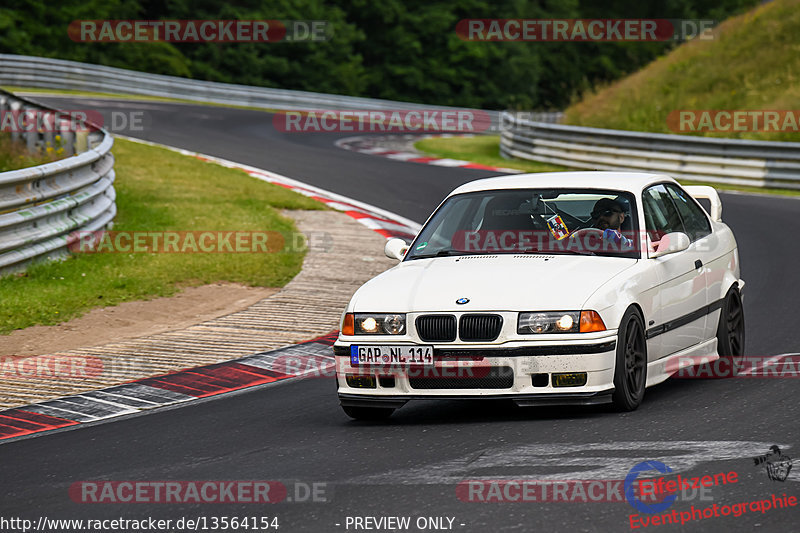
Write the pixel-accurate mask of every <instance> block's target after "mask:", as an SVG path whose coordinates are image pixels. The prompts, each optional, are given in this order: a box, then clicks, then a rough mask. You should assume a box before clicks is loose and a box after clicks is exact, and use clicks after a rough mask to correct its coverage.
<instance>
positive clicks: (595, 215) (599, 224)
mask: <svg viewBox="0 0 800 533" xmlns="http://www.w3.org/2000/svg"><path fill="white" fill-rule="evenodd" d="M625 216H626V214H625V208H624V207H622V204H621V203H619V202H617V201H616V200H612V199H611V198H600V199H599V200H597V202H596V203H595V204H594V209H592V220H594V227H595V228H597V229H600V230H603V240H607V241H611V242H614V243H616V244H617V245H620V244H621V245H622V246H624V247H626V248H629V247H632V246H633V241H631V240H630V239H627V238H625V236H623V235H622V231H621V228H622V223H623V222H625Z"/></svg>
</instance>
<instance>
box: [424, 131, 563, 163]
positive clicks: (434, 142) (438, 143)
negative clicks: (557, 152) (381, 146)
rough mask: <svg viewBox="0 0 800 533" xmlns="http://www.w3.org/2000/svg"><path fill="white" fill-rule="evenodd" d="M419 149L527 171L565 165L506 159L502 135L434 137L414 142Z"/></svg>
mask: <svg viewBox="0 0 800 533" xmlns="http://www.w3.org/2000/svg"><path fill="white" fill-rule="evenodd" d="M414 147H415V148H416V149H417V150H420V151H422V152H425V153H427V154H430V155H433V156H436V157H447V158H452V159H464V160H466V161H471V162H473V163H478V164H481V165H489V166H493V167H502V168H515V169H519V170H524V171H526V172H552V171H557V170H565V169H564V168H563V167H559V166H556V165H550V164H547V163H537V162H536V161H526V160H524V159H505V158H504V157H502V156H501V155H500V137H499V136H497V135H477V136H475V137H432V138H430V139H423V140H421V141H418V142H416V143H415V144H414Z"/></svg>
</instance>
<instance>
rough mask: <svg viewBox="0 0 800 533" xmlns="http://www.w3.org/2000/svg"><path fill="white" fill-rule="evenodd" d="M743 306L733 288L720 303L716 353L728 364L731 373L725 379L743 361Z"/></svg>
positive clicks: (737, 369)
mask: <svg viewBox="0 0 800 533" xmlns="http://www.w3.org/2000/svg"><path fill="white" fill-rule="evenodd" d="M744 333H745V329H744V306H743V305H742V295H741V294H740V293H739V288H738V287H736V286H733V287H731V288H730V290H728V294H726V295H725V299H724V300H723V301H722V309H721V311H720V314H719V323H718V324H717V352H718V353H719V356H720V357H722V358H725V359H727V360H728V362H729V363H730V367H731V372H729V373H726V374H725V377H733V376H735V375H736V374H737V373H738V372H739V370H741V368H742V364H743V361H744V341H745V335H744Z"/></svg>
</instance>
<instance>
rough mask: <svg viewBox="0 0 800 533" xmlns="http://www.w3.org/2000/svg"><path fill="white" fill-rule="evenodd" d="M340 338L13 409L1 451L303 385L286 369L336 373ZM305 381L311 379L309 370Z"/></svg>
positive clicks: (269, 175)
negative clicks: (144, 415) (80, 429)
mask: <svg viewBox="0 0 800 533" xmlns="http://www.w3.org/2000/svg"><path fill="white" fill-rule="evenodd" d="M118 137H122V136H118ZM123 138H125V139H127V140H130V141H133V142H137V143H142V144H147V145H150V146H158V147H160V148H165V149H168V150H171V151H174V152H178V153H180V154H183V155H188V156H190V157H195V158H197V159H200V160H203V161H207V162H210V163H215V164H218V165H222V166H225V167H229V168H237V169H240V170H242V171H244V172H246V173H247V174H249V175H250V176H252V177H254V178H257V179H260V180H263V181H266V182H269V183H272V184H275V185H279V186H281V187H285V188H287V189H291V190H293V191H295V192H297V193H300V194H302V195H304V196H308V197H309V198H313V199H315V200H318V201H320V202H323V203H325V204H326V205H328V206H329V207H331V208H333V209H336V210H337V211H343V212H344V213H345V214H347V215H349V216H351V217H352V218H354V219H356V220H357V221H358V222H360V223H361V224H363V225H364V226H366V227H368V228H369V229H371V230H373V231H376V232H378V233H380V234H381V235H383V236H384V237H386V238H391V237H401V238H405V239H407V240H411V239H413V238H414V237H415V236H416V234H417V232H418V231H419V229H420V225H419V224H417V223H416V222H414V221H412V220H409V219H407V218H404V217H402V216H400V215H397V214H395V213H392V212H390V211H386V210H384V209H381V208H379V207H375V206H372V205H369V204H366V203H364V202H359V201H358V200H354V199H352V198H348V197H346V196H342V195H340V194H336V193H334V192H331V191H326V190H324V189H320V188H318V187H314V186H312V185H308V184H306V183H303V182H300V181H297V180H294V179H292V178H288V177H286V176H282V175H280V174H276V173H275V172H271V171H269V170H264V169H260V168H256V167H251V166H248V165H242V164H239V163H235V162H233V161H228V160H226V159H221V158H218V157H214V156H210V155H206V154H200V153H197V152H191V151H188V150H183V149H181V148H175V147H172V146H166V145H163V144H158V143H153V142H149V141H143V140H141V139H135V138H132V137H123ZM337 336H338V332H333V333H330V334H329V335H326V336H323V337H319V338H317V339H312V340H309V341H305V342H302V343H299V344H294V345H291V346H286V347H284V348H279V349H277V350H272V351H269V352H264V353H258V354H253V355H249V356H246V357H243V358H241V359H235V360H232V361H226V362H223V363H217V364H213V365H206V366H200V367H196V368H190V369H186V370H181V371H179V372H173V373H170V374H165V375H162V376H155V377H149V378H144V379H139V380H136V381H132V382H129V383H124V384H122V385H116V386H113V387H109V388H106V389H101V390H96V391H91V392H85V393H82V394H76V395H73V396H66V397H62V398H58V399H54V400H47V401H44V402H39V403H35V404H31V405H26V406H23V407H16V408H13V409H6V410H4V411H0V443H4V442H8V441H10V440H17V439H20V438H26V437H29V436H31V435H37V434H41V433H45V432H48V431H54V430H60V429H63V428H67V427H71V426H78V425H80V424H90V423H94V422H98V421H104V420H108V419H113V418H117V417H121V416H126V415H131V414H136V413H139V412H142V411H147V410H150V409H156V408H160V407H166V406H170V405H176V404H181V403H185V402H189V401H192V400H198V399H200V398H207V397H210V396H216V395H219V394H224V393H227V392H232V391H237V390H241V389H245V388H249V387H254V386H257V385H267V384H270V383H275V382H279V381H284V380H287V379H291V378H299V377H302V376H303V372H291V371H289V370H290V368H288V367H287V365H286V364H285V361H286V358H287V357H292V358H298V357H299V358H301V359H303V360H304V361H306V362H309V361H311V362H312V363H313V364H312V366H313V368H312V369H311V371H315V372H318V371H324V370H330V369H331V368H332V367H333V365H334V358H333V350H332V349H331V346H333V343H334V341H335V340H336V338H337ZM276 361H279V364H276ZM306 373H308V369H307V371H306Z"/></svg>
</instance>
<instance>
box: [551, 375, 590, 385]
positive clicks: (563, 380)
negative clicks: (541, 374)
mask: <svg viewBox="0 0 800 533" xmlns="http://www.w3.org/2000/svg"><path fill="white" fill-rule="evenodd" d="M586 379H587V376H586V372H569V373H563V374H553V387H583V386H584V385H586Z"/></svg>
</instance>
